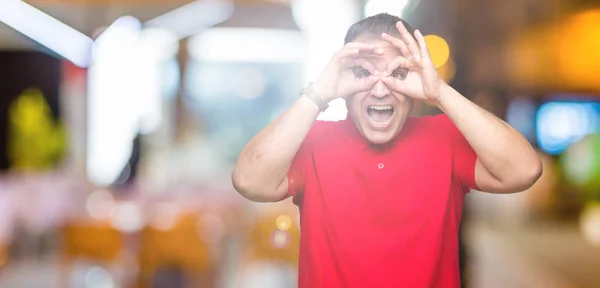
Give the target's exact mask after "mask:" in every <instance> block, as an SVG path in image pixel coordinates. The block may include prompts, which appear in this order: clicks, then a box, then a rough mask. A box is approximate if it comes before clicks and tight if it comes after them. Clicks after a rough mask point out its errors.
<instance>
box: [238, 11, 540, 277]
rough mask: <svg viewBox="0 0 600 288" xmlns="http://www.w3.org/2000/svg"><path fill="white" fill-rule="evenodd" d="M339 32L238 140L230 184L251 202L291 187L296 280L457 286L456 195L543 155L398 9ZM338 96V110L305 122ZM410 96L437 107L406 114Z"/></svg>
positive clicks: (513, 185)
mask: <svg viewBox="0 0 600 288" xmlns="http://www.w3.org/2000/svg"><path fill="white" fill-rule="evenodd" d="M345 42H346V44H345V45H344V47H343V48H342V49H341V50H340V51H339V52H337V53H336V54H335V55H334V56H333V57H332V59H331V61H330V62H329V63H328V64H327V66H326V68H325V69H324V71H323V72H322V74H321V75H320V77H319V78H318V79H316V81H315V82H314V84H312V85H309V86H308V87H307V89H305V90H303V92H302V93H301V96H300V98H299V99H298V100H297V101H296V102H295V103H294V104H293V105H292V106H291V107H290V108H289V109H288V110H287V111H286V112H285V113H283V114H282V115H281V116H280V117H279V118H277V119H276V120H274V121H273V122H272V123H270V124H269V125H268V126H267V127H266V128H265V129H264V130H263V131H261V132H260V133H259V134H258V135H256V136H255V137H254V138H253V139H252V140H251V141H250V142H249V143H248V144H247V146H246V147H245V148H244V150H243V151H242V153H241V155H240V157H239V160H238V163H237V165H236V168H235V171H234V173H233V177H232V178H233V184H234V186H235V188H236V189H237V190H238V191H239V193H241V194H242V195H243V196H244V197H246V198H248V199H250V200H253V201H260V202H269V201H279V200H282V199H285V198H287V197H290V196H293V197H294V202H295V203H296V204H297V205H298V207H299V209H300V214H301V225H302V232H301V241H300V266H299V286H300V287H307V288H308V287H310V288H316V287H327V288H334V287H460V280H459V268H458V227H459V224H460V219H461V210H462V204H463V199H464V196H465V194H466V193H467V192H469V190H470V189H477V190H481V191H487V192H493V193H510V192H517V191H523V190H525V189H527V188H528V187H530V186H531V185H533V183H534V182H535V181H536V180H537V179H538V178H539V176H540V174H541V170H542V168H541V163H540V161H539V159H538V158H537V156H536V154H535V152H534V150H533V148H532V147H531V146H530V145H529V143H528V142H527V140H525V138H524V137H523V136H522V135H521V134H519V133H518V132H517V131H515V130H514V129H513V128H511V127H510V126H509V125H508V124H506V123H505V122H503V121H502V120H500V119H498V118H496V117H495V116H493V115H492V114H490V113H488V112H487V111H485V110H484V109H482V108H480V107H478V106H477V105H475V104H473V103H472V102H470V101H469V100H468V99H466V98H465V97H463V96H462V95H461V94H459V93H458V92H457V91H455V90H454V89H453V88H452V87H450V86H449V85H448V84H446V83H444V81H443V80H442V79H441V77H440V75H439V74H438V72H437V70H436V68H435V66H434V65H433V63H432V61H431V59H430V56H429V52H428V50H427V46H426V44H425V40H424V38H423V35H422V34H421V32H419V31H418V30H417V31H415V30H413V29H412V28H411V27H410V26H409V25H408V24H407V23H406V22H404V21H403V20H401V19H399V18H397V17H395V16H391V15H388V14H379V15H376V16H372V17H369V18H366V19H363V20H361V21H360V22H358V23H356V24H354V25H353V26H352V27H350V29H349V31H348V33H347V35H346V39H345ZM339 97H341V98H345V100H346V103H347V107H348V119H347V120H344V121H339V122H322V121H315V118H316V117H317V115H318V114H319V112H320V111H321V110H322V109H324V108H326V104H325V103H327V102H329V101H331V100H333V99H335V98H339ZM414 101H424V102H428V103H431V104H434V105H437V107H439V108H440V110H442V111H443V112H445V114H442V115H438V116H430V117H423V118H420V119H418V118H412V117H409V114H410V112H411V108H412V106H413V103H414ZM319 108H322V109H319Z"/></svg>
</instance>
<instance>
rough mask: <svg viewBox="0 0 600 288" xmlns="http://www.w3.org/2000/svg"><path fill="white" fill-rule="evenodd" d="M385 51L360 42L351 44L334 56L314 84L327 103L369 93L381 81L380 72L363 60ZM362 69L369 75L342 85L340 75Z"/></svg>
mask: <svg viewBox="0 0 600 288" xmlns="http://www.w3.org/2000/svg"><path fill="white" fill-rule="evenodd" d="M382 53H383V51H382V50H381V49H379V48H377V47H375V46H373V45H370V44H366V43H359V42H350V43H347V44H346V45H344V47H343V48H342V49H341V50H339V51H338V52H337V53H335V54H334V55H333V57H332V58H331V60H330V61H329V63H328V64H327V66H326V67H325V69H324V70H323V72H322V73H321V76H320V77H319V79H317V80H316V81H315V83H314V88H315V90H317V91H318V92H319V93H321V95H322V97H323V98H324V100H325V101H327V102H330V101H331V100H334V99H337V98H345V97H347V96H349V95H352V94H354V93H358V92H363V91H368V90H369V89H371V88H372V87H373V85H375V83H376V82H377V81H378V80H379V72H378V71H376V69H375V67H374V66H373V64H371V63H370V62H368V61H366V60H364V59H361V58H360V57H365V56H374V55H375V56H376V55H381V54H382ZM355 67H362V68H364V69H365V70H367V71H368V72H369V73H368V74H369V75H364V77H355V78H354V80H353V81H351V82H350V83H346V82H344V83H341V81H340V78H341V77H340V74H341V73H342V72H343V71H345V70H348V69H352V68H355Z"/></svg>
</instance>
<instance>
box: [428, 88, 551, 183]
mask: <svg viewBox="0 0 600 288" xmlns="http://www.w3.org/2000/svg"><path fill="white" fill-rule="evenodd" d="M438 107H439V108H440V109H441V110H442V111H444V112H445V113H446V115H448V117H449V118H450V119H451V120H452V122H453V123H454V124H455V125H456V126H457V128H458V129H459V130H460V132H461V133H462V134H463V136H464V137H465V138H466V140H467V141H468V142H469V144H470V145H471V147H472V148H473V150H475V153H476V154H477V157H478V159H479V161H480V162H481V164H482V165H483V166H484V167H485V169H486V170H487V172H489V174H491V175H492V176H493V177H494V178H496V179H497V180H498V181H500V182H503V183H508V182H513V183H514V182H515V181H518V180H519V179H524V180H523V181H528V179H530V178H536V175H535V174H536V173H538V172H537V171H540V172H541V164H540V161H539V159H538V157H537V155H536V153H535V150H534V149H533V148H532V147H531V145H530V144H529V142H528V141H527V139H525V137H523V135H521V133H519V132H518V131H516V130H515V129H514V128H512V127H511V126H510V125H508V124H507V123H506V122H504V121H502V120H501V119H499V118H498V117H496V116H494V115H493V114H491V113H490V112H488V111H486V110H485V109H483V108H481V107H479V106H477V105H476V104H475V103H473V102H471V101H469V100H468V99H467V98H465V97H464V96H462V95H461V94H460V93H458V92H457V91H456V90H454V89H453V88H452V87H450V86H447V85H446V86H445V87H444V89H443V92H442V94H441V97H440V100H439V102H438ZM530 174H533V175H530ZM536 179H537V178H536ZM521 182H522V181H521Z"/></svg>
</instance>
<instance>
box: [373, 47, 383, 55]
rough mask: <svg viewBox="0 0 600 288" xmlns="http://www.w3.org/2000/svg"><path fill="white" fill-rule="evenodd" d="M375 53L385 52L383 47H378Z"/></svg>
mask: <svg viewBox="0 0 600 288" xmlns="http://www.w3.org/2000/svg"><path fill="white" fill-rule="evenodd" d="M375 53H379V54H381V53H383V49H381V48H377V49H376V50H375Z"/></svg>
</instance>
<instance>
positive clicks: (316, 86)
mask: <svg viewBox="0 0 600 288" xmlns="http://www.w3.org/2000/svg"><path fill="white" fill-rule="evenodd" d="M312 89H313V91H315V93H316V94H317V95H319V97H321V98H323V100H325V102H327V103H329V102H331V100H333V99H335V96H336V95H330V94H331V93H328V92H327V89H325V85H323V84H322V83H320V82H319V81H315V82H313V83H312Z"/></svg>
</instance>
